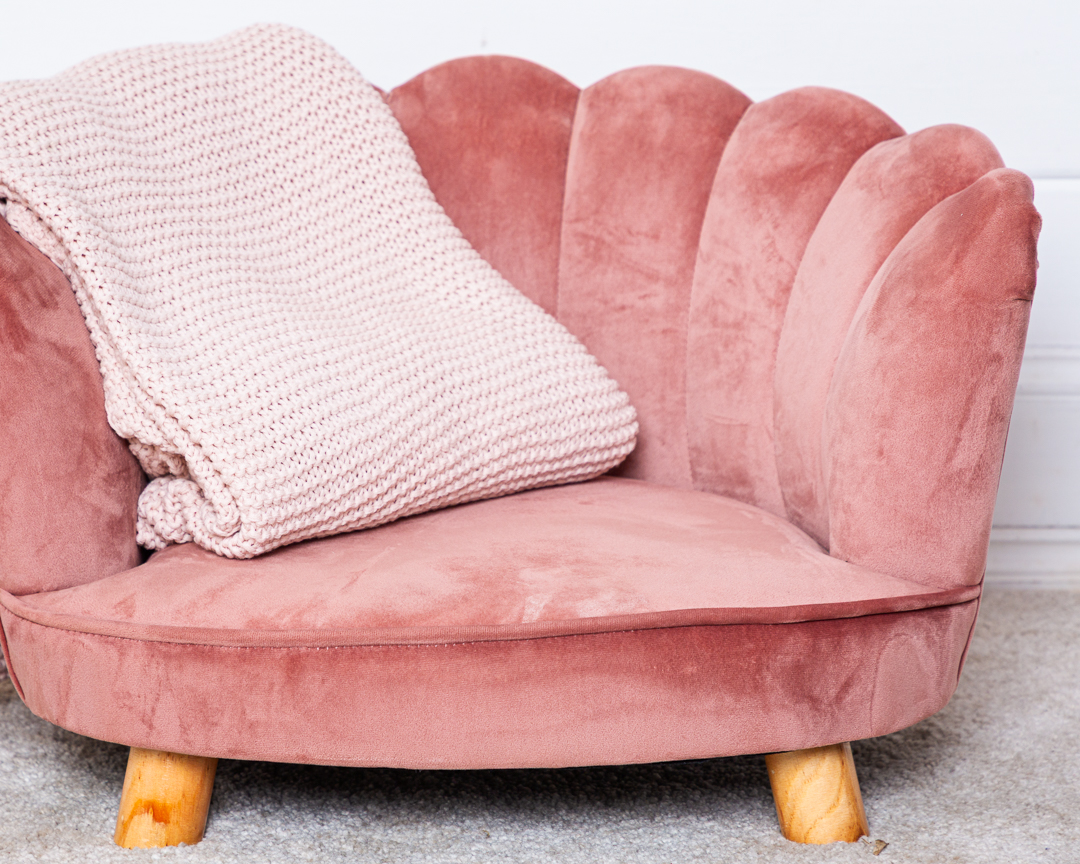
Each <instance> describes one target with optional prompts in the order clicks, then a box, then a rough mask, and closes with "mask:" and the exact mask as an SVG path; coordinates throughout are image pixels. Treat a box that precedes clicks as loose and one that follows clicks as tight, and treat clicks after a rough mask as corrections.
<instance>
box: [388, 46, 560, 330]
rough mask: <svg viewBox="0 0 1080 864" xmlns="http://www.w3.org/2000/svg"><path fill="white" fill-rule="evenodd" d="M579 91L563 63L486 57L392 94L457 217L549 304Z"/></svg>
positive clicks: (446, 66) (504, 269)
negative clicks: (552, 67)
mask: <svg viewBox="0 0 1080 864" xmlns="http://www.w3.org/2000/svg"><path fill="white" fill-rule="evenodd" d="M577 99H578V88H577V87H575V86H574V85H573V84H571V83H570V82H569V81H567V80H566V79H565V78H561V77H560V76H558V75H556V74H555V73H554V72H551V71H549V70H547V69H544V68H543V67H541V66H537V65H536V64H534V63H529V62H527V61H525V60H518V59H515V58H513V57H494V56H486V57H467V58H464V59H461V60H453V61H451V62H449V63H443V64H442V65H441V66H436V67H435V68H433V69H429V70H428V71H427V72H423V73H421V74H420V75H418V76H417V77H416V78H413V79H412V80H411V81H408V82H406V83H405V84H402V85H401V86H400V87H398V88H396V89H395V90H394V91H393V92H391V93H390V95H389V97H388V100H387V101H388V102H389V104H390V107H391V109H392V110H393V112H394V115H395V116H396V117H397V119H398V122H400V123H401V126H402V129H404V130H405V134H406V136H408V138H409V143H410V144H412V147H413V150H414V151H415V152H416V158H417V160H418V161H419V162H420V167H421V168H422V169H423V172H424V176H425V177H426V178H427V180H428V183H429V184H430V185H431V188H432V191H433V192H434V193H435V197H436V198H437V199H438V201H439V203H440V204H442V206H443V208H444V209H445V210H446V212H447V213H448V214H449V215H450V218H451V219H453V220H454V223H455V224H456V225H457V226H458V228H460V229H461V232H462V233H463V234H464V235H465V237H466V238H467V239H468V240H469V242H470V243H472V245H473V246H474V247H475V248H476V249H477V250H478V251H479V252H480V254H481V255H482V256H483V257H484V258H485V259H487V261H488V262H490V263H491V264H492V266H494V267H495V269H496V270H498V271H499V272H500V273H502V275H503V276H505V277H506V278H507V279H508V280H509V281H510V282H511V283H512V284H513V285H514V286H515V287H517V288H518V290H520V291H522V292H523V293H524V294H525V295H526V296H528V297H529V298H531V299H532V300H533V301H535V302H536V303H538V304H540V305H541V306H542V307H544V308H545V309H546V310H547V311H548V312H554V310H555V294H556V285H557V279H558V266H559V265H558V262H559V231H560V225H561V222H562V207H563V189H564V187H565V179H566V158H567V152H568V150H569V147H570V129H571V125H572V123H573V118H574V108H575V106H576V104H577Z"/></svg>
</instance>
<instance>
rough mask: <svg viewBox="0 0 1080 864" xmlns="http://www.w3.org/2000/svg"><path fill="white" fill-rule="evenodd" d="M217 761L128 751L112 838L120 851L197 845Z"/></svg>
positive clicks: (204, 822) (134, 750)
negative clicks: (122, 848)
mask: <svg viewBox="0 0 1080 864" xmlns="http://www.w3.org/2000/svg"><path fill="white" fill-rule="evenodd" d="M217 761H218V760H217V759H211V758H208V757H205V756H182V755H180V754H179V753H165V752H164V751H161V750H143V749H141V748H139V747H132V748H131V755H130V756H128V764H127V774H125V775H124V791H123V792H122V793H121V795H120V813H119V815H117V817H116V834H115V835H114V836H113V839H114V840H116V844H117V845H118V846H123V847H124V848H125V849H134V848H136V847H141V848H146V847H151V846H176V845H177V844H178V843H187V844H188V845H191V844H194V843H198V842H199V841H200V840H202V837H203V830H204V829H205V828H206V812H207V810H209V809H210V793H211V791H213V788H214V774H215V773H216V772H217Z"/></svg>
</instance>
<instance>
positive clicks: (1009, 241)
mask: <svg viewBox="0 0 1080 864" xmlns="http://www.w3.org/2000/svg"><path fill="white" fill-rule="evenodd" d="M1039 227H1040V218H1039V215H1038V213H1037V212H1036V211H1035V208H1034V206H1033V204H1032V185H1031V181H1030V180H1029V179H1028V178H1027V177H1025V176H1024V175H1023V174H1021V173H1019V172H1017V171H1012V170H1009V169H1006V168H1001V169H997V170H994V171H991V172H989V173H988V174H986V175H985V176H983V177H982V178H981V179H980V180H978V181H976V182H975V183H974V184H972V185H971V186H969V187H968V188H967V189H965V190H964V191H962V192H959V193H957V194H955V195H952V196H951V197H949V198H947V199H945V200H944V201H942V202H941V203H940V204H938V205H937V206H936V207H934V208H933V209H931V210H930V211H929V212H928V213H927V214H926V215H925V216H924V217H923V218H922V219H921V220H920V221H919V222H918V223H917V224H916V225H915V226H914V227H913V228H912V229H911V231H910V232H909V233H908V234H907V236H905V237H904V239H903V240H902V241H901V242H900V243H899V245H897V247H896V248H895V249H894V250H893V252H892V254H891V255H890V256H889V257H888V258H887V259H886V261H885V263H884V264H883V265H882V267H881V269H880V270H879V271H878V273H877V275H876V277H875V278H874V280H873V282H871V284H870V287H869V288H868V289H867V291H866V294H865V296H864V297H863V300H862V303H861V305H860V307H859V310H858V312H857V313H856V315H855V319H854V321H853V322H852V325H851V328H850V330H849V331H848V335H847V339H846V342H845V344H844V347H843V349H842V351H841V354H840V358H839V361H838V362H837V366H836V370H835V373H834V375H833V379H832V385H831V388H830V391H829V396H828V401H827V404H826V413H825V428H824V442H823V444H824V448H823V449H824V453H825V475H826V485H827V490H828V492H827V494H828V502H829V548H830V551H831V553H832V554H833V555H835V556H837V557H839V558H842V559H844V560H847V561H851V562H854V563H857V564H861V565H863V566H866V567H871V568H873V569H875V570H878V571H879V572H883V573H888V574H890V575H893V576H901V577H903V578H906V579H912V580H915V581H918V582H922V583H923V584H926V585H931V586H934V587H937V588H951V587H956V586H959V585H977V584H978V583H979V582H980V581H981V579H982V576H983V571H984V569H985V564H986V549H987V544H988V541H989V535H990V524H991V520H992V518H993V512H994V499H995V497H996V495H997V486H998V479H999V477H1000V473H1001V462H1002V458H1003V455H1004V452H1005V438H1006V435H1007V433H1008V426H1009V418H1010V415H1011V413H1012V403H1013V396H1014V394H1015V391H1016V381H1017V377H1018V375H1019V371H1020V361H1021V358H1022V355H1023V350H1024V339H1025V336H1026V333H1027V323H1028V314H1029V310H1030V307H1031V298H1032V294H1033V291H1034V288H1035V269H1036V266H1037V262H1036V240H1037V238H1038V232H1039Z"/></svg>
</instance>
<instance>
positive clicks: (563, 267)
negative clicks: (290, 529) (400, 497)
mask: <svg viewBox="0 0 1080 864" xmlns="http://www.w3.org/2000/svg"><path fill="white" fill-rule="evenodd" d="M387 100H388V102H389V104H390V105H391V107H392V108H393V110H394V111H395V113H396V115H397V116H398V118H399V120H400V121H401V123H402V127H403V128H404V130H405V132H406V134H407V135H408V136H409V139H410V141H411V142H412V144H413V146H414V148H415V150H416V153H417V158H418V160H419V162H420V165H421V168H422V170H423V171H424V173H425V175H426V176H427V177H428V179H429V182H430V183H431V186H432V189H433V190H434V192H435V194H436V196H437V197H438V199H439V200H440V201H441V202H442V204H443V205H444V206H445V207H446V209H447V211H448V212H449V213H450V214H451V216H452V217H453V218H454V219H455V220H457V222H458V224H459V226H460V227H461V228H462V231H463V233H464V234H465V235H466V237H468V238H469V239H470V240H472V242H473V243H474V244H475V245H476V246H477V247H478V248H479V249H480V251H481V253H482V254H484V255H485V256H487V257H488V258H489V260H491V261H492V263H493V264H495V266H496V267H498V268H499V269H500V270H501V271H502V272H503V274H504V275H506V276H507V278H509V279H510V280H511V281H512V282H514V283H515V284H516V285H517V286H518V287H519V288H520V289H522V290H523V291H524V292H525V293H526V294H528V295H529V296H530V297H532V298H533V299H534V300H536V301H537V302H539V303H540V304H541V305H543V306H544V307H545V308H547V309H548V310H549V311H552V312H554V313H556V315H557V317H559V319H560V320H562V321H563V323H564V324H566V325H567V326H568V327H569V328H570V329H571V330H572V331H573V332H575V333H576V335H578V336H579V337H580V338H582V339H583V340H584V341H585V343H586V344H587V346H588V347H589V348H590V349H591V350H593V351H594V352H595V353H596V354H597V355H598V356H599V358H600V359H601V361H602V362H603V363H605V364H606V365H607V366H608V368H609V370H610V371H611V372H612V373H613V374H614V376H615V378H616V379H617V380H618V381H619V382H620V384H621V385H622V386H623V387H624V388H625V389H626V390H627V391H628V392H629V393H630V395H631V398H632V400H633V402H634V404H635V405H636V407H637V409H638V413H639V418H640V421H641V434H640V436H639V445H638V446H639V452H638V453H637V455H636V456H635V457H634V458H633V459H632V460H631V461H630V462H629V463H627V465H626V467H625V468H624V469H623V474H624V475H625V476H624V477H608V478H603V479H600V480H597V481H593V482H590V483H587V484H581V485H578V486H569V487H560V488H552V489H542V490H535V491H533V492H528V493H524V494H520V495H516V496H512V497H509V498H504V499H497V500H491V501H485V502H478V503H476V504H470V505H466V506H461V507H456V508H451V509H448V510H444V511H437V512H434V513H429V514H425V515H423V516H419V517H414V518H410V519H407V520H403V521H400V522H397V523H392V524H389V525H385V526H382V527H379V528H376V529H373V530H370V531H367V532H362V533H358V534H352V535H345V536H341V537H334V538H325V539H320V540H315V541H310V542H307V543H304V544H298V545H296V546H292V547H288V548H284V549H281V550H278V551H276V552H274V553H272V554H270V555H267V556H265V557H263V558H258V559H253V560H250V561H225V560H220V559H216V558H214V557H213V556H212V555H210V554H209V553H206V552H204V551H202V550H199V549H197V548H195V547H190V546H183V547H175V548H171V549H168V550H165V551H164V552H162V553H159V554H158V555H155V556H154V557H153V558H152V559H150V561H148V562H147V563H145V564H142V565H141V566H136V565H137V561H138V558H137V552H136V550H135V547H134V543H133V536H134V502H135V497H136V495H137V493H138V490H139V488H140V486H141V482H142V478H141V475H139V474H138V470H137V468H136V467H135V463H134V460H133V458H132V457H131V456H130V455H129V454H128V453H127V452H126V450H125V449H124V447H123V442H121V441H119V440H118V439H116V436H115V435H113V434H112V433H111V432H109V430H108V426H107V424H106V421H105V417H104V409H103V403H102V399H101V385H100V378H99V377H96V376H97V372H96V369H95V367H94V359H93V352H92V350H91V349H90V345H89V341H88V338H87V336H86V332H85V328H84V327H83V326H82V323H81V319H80V316H79V313H78V309H77V307H76V305H75V304H74V301H73V300H72V299H71V295H70V293H68V290H69V289H68V287H67V285H66V284H65V282H64V280H63V277H62V276H61V275H60V274H59V273H58V271H56V269H55V268H53V267H52V265H51V264H49V263H48V262H47V261H46V260H45V259H44V258H43V257H42V256H40V254H38V253H36V252H35V251H34V250H32V249H30V248H29V247H28V246H26V244H25V243H23V242H22V241H21V240H20V239H19V238H18V237H16V236H14V235H13V234H12V232H10V230H8V229H7V226H6V225H5V224H0V292H2V293H0V326H2V327H3V328H4V329H3V339H2V340H0V364H3V365H2V367H0V368H2V370H3V374H2V375H0V436H2V437H0V483H2V484H3V485H2V486H0V490H2V491H3V493H4V498H3V499H2V500H0V516H2V521H0V531H2V536H0V567H2V569H0V588H3V589H4V591H3V592H0V625H2V626H0V645H2V647H3V650H4V654H5V657H6V658H7V660H8V663H9V666H10V669H11V671H12V673H13V680H14V681H15V683H16V687H17V688H18V691H19V693H20V695H21V696H22V697H23V698H24V699H25V701H26V702H27V704H28V705H29V706H30V707H31V709H32V710H33V711H35V712H36V713H38V714H39V715H41V716H42V717H45V718H47V719H49V720H51V721H52V722H55V723H58V724H60V725H62V726H64V727H65V728H68V729H72V730H74V731H77V732H81V733H84V734H87V735H92V736H95V737H99V738H104V739H107V740H112V741H118V742H121V743H124V744H130V745H136V746H142V747H150V748H154V749H165V750H173V751H177V752H182V753H191V754H200V755H214V756H226V757H237V758H250V759H277V760H283V761H297V762H318V763H328V764H341V765H388V766H401V767H446V768H452V767H454V768H458V767H510V766H557V765H584V764H597V763H622V762H644V761H651V760H662V759H684V758H699V757H707V756H719V755H728V754H735V753H749V752H766V751H776V750H791V749H797V748H804V747H812V746H817V745H822V744H831V743H836V742H840V741H847V740H851V739H856V738H862V737H867V736H871V735H880V734H884V733H887V732H891V731H894V730H896V729H899V728H902V727H904V726H907V725H910V724H911V723H914V722H917V721H918V720H920V719H922V718H924V717H926V716H928V715H929V714H931V713H933V712H934V711H936V710H938V709H939V708H940V707H942V706H943V705H944V704H945V702H946V701H947V700H948V698H949V696H950V695H951V693H952V692H953V689H954V688H955V686H956V683H957V677H958V675H959V672H960V668H961V666H962V663H963V658H964V653H965V651H966V647H967V645H968V642H969V639H970V636H971V632H972V628H973V625H974V621H975V615H976V611H977V607H978V597H979V594H980V591H981V586H980V581H981V575H982V567H983V560H984V557H985V552H986V544H987V536H988V533H987V532H988V530H989V524H990V519H991V515H992V512H993V499H994V491H995V489H996V483H997V477H998V472H999V470H1000V463H1001V455H1002V450H1003V447H1004V440H1005V435H1006V431H1007V426H1008V419H1009V412H1010V408H1011V402H1012V396H1013V391H1014V389H1015V383H1016V377H1017V374H1018V369H1019V363H1020V356H1021V352H1022V348H1023V341H1024V335H1025V328H1026V322H1027V315H1028V310H1029V306H1030V300H1031V291H1032V288H1033V286H1034V274H1035V266H1036V264H1035V241H1036V235H1037V231H1038V216H1037V214H1036V213H1035V211H1034V209H1033V207H1032V205H1031V187H1030V183H1029V182H1028V181H1027V180H1026V178H1024V177H1023V176H1022V175H1020V174H1018V173H1016V172H1013V171H1008V170H1005V169H1002V168H1001V167H1000V159H999V157H998V156H997V154H996V151H994V149H993V147H992V146H991V145H990V144H989V142H987V141H986V140H985V139H984V138H982V136H980V135H978V133H975V132H973V131H972V130H967V129H963V128H962V127H954V126H953V127H937V128H934V129H930V130H926V131H924V132H920V133H916V134H914V135H907V136H905V135H903V130H901V129H900V128H899V127H898V126H897V125H896V124H895V123H894V122H893V121H892V120H890V119H889V118H888V117H887V116H886V115H884V114H883V113H882V112H881V111H879V110H878V109H876V108H874V107H873V106H871V105H869V104H868V103H866V102H864V101H862V100H860V99H858V98H856V97H854V96H850V95H847V94H843V93H838V92H836V91H831V90H823V89H819V88H807V89H803V90H796V91H793V92H791V93H787V94H783V95H781V96H778V97H775V98H773V99H770V100H767V101H764V102H761V103H758V104H755V105H750V103H749V100H747V99H746V97H745V96H743V95H742V94H740V93H739V92H738V91H736V90H734V89H733V88H731V87H729V86H728V85H726V84H724V83H722V82H720V81H717V80H716V79H714V78H711V77H710V76H707V75H702V74H700V73H696V72H689V71H687V70H682V69H668V68H659V67H647V68H644V69H635V70H630V71H628V72H623V73H619V74H617V75H614V76H611V77H610V78H608V79H605V80H604V81H601V82H599V83H598V84H596V85H594V86H592V87H590V88H588V89H586V90H584V91H581V92H580V93H579V91H578V90H577V88H575V87H574V86H573V85H571V84H569V83H568V82H566V81H565V80H564V79H562V78H560V77H559V76H557V75H555V74H554V73H551V72H548V71H547V70H544V69H541V68H540V67H537V66H535V65H533V64H530V63H526V62H524V61H519V60H513V59H511V58H504V57H478V58H468V59H466V60H461V61H453V62H451V63H448V64H443V65H442V66H439V67H436V68H435V69H433V70H429V71H428V72H426V73H424V74H423V75H421V76H419V77H418V78H416V79H414V80H413V81H411V82H408V83H407V84H405V85H402V87H399V88H397V89H396V90H394V91H392V92H391V93H389V94H388V95H387ZM9 370H10V371H9ZM11 442H14V444H12V443H11ZM628 478H637V479H628ZM789 520H790V521H789ZM792 523H794V524H792Z"/></svg>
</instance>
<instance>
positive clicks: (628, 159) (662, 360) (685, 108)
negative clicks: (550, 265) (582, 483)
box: [557, 67, 749, 486]
mask: <svg viewBox="0 0 1080 864" xmlns="http://www.w3.org/2000/svg"><path fill="white" fill-rule="evenodd" d="M747 105H749V99H747V97H746V96H744V95H743V94H742V93H739V92H738V91H737V90H734V89H733V88H731V87H730V86H728V85H727V84H725V83H723V82H722V81H719V80H717V79H716V78H713V77H711V76H709V75H705V74H702V73H699V72H691V71H688V70H685V69H675V68H667V67H643V68H639V69H631V70H628V71H625V72H620V73H618V74H616V75H613V76H611V77H610V78H606V79H604V80H603V81H600V82H598V83H597V84H594V85H593V86H592V87H589V88H588V89H586V90H584V91H583V92H582V94H581V98H580V100H579V103H578V111H577V116H576V118H575V121H574V131H573V138H572V142H571V147H570V161H569V165H568V168H567V179H566V201H565V206H564V212H563V230H562V251H561V260H560V268H559V303H558V313H557V314H558V318H559V320H560V321H562V322H563V323H564V324H565V325H566V326H567V327H568V328H569V329H570V330H571V331H572V332H573V333H574V334H575V335H577V336H578V337H579V338H580V339H581V340H582V341H584V343H585V345H586V346H587V347H588V348H589V350H590V351H591V352H592V353H593V354H594V355H596V357H597V358H598V359H599V360H600V362H601V363H602V364H603V365H604V366H605V367H606V368H607V369H608V371H609V372H610V373H611V374H612V376H613V377H614V378H615V380H616V381H618V382H619V384H620V385H621V386H622V388H623V389H624V390H626V392H627V393H628V394H629V396H630V400H631V402H632V403H633V404H634V406H635V407H636V408H637V410H638V419H639V422H640V424H641V432H640V434H639V436H638V445H637V449H636V450H635V451H634V453H632V454H631V456H630V458H629V459H628V460H627V461H626V462H625V463H624V464H623V466H621V468H620V469H619V471H620V473H622V474H624V475H625V476H629V477H638V478H642V479H648V480H651V481H655V482H659V483H666V484H672V485H678V486H689V485H690V465H689V457H688V453H687V447H686V419H685V418H686V402H685V377H684V375H685V372H684V370H685V359H686V327H687V312H688V309H689V301H690V285H691V281H692V279H693V272H694V259H695V256H696V254H697V245H698V237H699V234H700V231H701V222H702V218H703V217H704V214H705V205H706V203H707V201H708V197H709V189H710V187H711V184H712V177H713V174H714V173H715V170H716V165H717V163H718V162H719V159H720V154H721V153H722V152H723V149H724V146H725V144H726V143H727V139H728V136H729V135H730V134H731V131H732V129H733V128H734V126H735V124H736V123H737V122H738V119H739V117H740V116H742V114H743V112H744V111H745V110H746V107H747Z"/></svg>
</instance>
